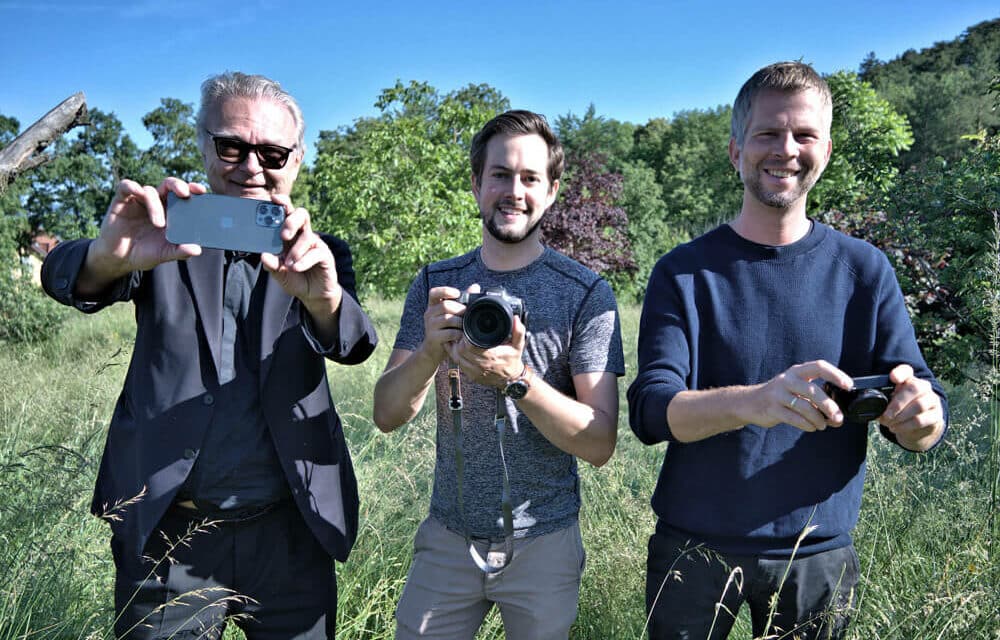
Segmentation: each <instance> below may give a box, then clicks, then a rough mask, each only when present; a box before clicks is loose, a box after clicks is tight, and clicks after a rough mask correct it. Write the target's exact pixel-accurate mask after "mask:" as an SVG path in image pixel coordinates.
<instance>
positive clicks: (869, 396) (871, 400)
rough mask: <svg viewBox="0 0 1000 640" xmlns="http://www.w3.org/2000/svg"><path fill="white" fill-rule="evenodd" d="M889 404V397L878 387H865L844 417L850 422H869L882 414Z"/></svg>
mask: <svg viewBox="0 0 1000 640" xmlns="http://www.w3.org/2000/svg"><path fill="white" fill-rule="evenodd" d="M887 406H889V399H888V398H886V397H885V394H883V393H882V392H881V391H879V390H878V389H865V390H864V391H860V392H858V396H857V397H856V398H855V399H854V401H853V402H851V405H850V406H849V407H847V411H845V412H844V417H846V418H847V420H849V421H850V422H862V423H868V422H871V421H872V420H875V419H876V418H878V417H879V416H880V415H882V412H883V411H885V408H886V407H887Z"/></svg>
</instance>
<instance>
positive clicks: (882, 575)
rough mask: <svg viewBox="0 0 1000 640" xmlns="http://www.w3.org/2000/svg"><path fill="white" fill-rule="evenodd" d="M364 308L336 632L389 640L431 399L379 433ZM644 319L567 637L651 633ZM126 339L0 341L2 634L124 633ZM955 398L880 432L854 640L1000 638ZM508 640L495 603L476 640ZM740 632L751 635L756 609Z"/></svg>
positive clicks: (986, 494)
mask: <svg viewBox="0 0 1000 640" xmlns="http://www.w3.org/2000/svg"><path fill="white" fill-rule="evenodd" d="M368 306H369V311H370V313H371V315H372V317H373V319H374V320H375V322H376V324H377V326H378V328H379V332H380V335H381V337H382V344H380V345H379V347H378V350H377V351H376V353H375V355H373V356H372V358H370V359H369V361H368V362H366V363H364V364H363V365H360V366H356V367H341V366H337V365H331V366H330V380H331V392H332V394H333V396H334V399H335V401H336V403H337V408H338V410H339V411H340V413H341V416H342V417H343V421H344V428H345V431H346V433H347V437H348V440H349V442H350V446H351V452H352V455H353V457H354V464H355V468H356V471H357V474H358V479H359V483H360V491H361V496H362V507H361V509H362V512H361V531H360V533H359V536H358V544H357V547H356V548H355V550H354V552H353V554H352V555H351V558H350V560H349V562H348V563H347V564H346V565H340V566H338V576H339V587H340V599H339V601H340V608H339V615H338V618H339V620H338V636H339V637H341V638H350V639H355V638H370V639H388V638H392V635H393V627H394V624H393V618H392V613H393V608H394V606H395V603H396V600H397V598H398V597H399V594H400V591H401V590H402V586H403V582H404V580H405V578H406V571H407V567H408V565H409V561H410V553H411V543H412V537H413V534H414V533H415V531H416V528H417V525H418V523H419V522H420V521H421V519H423V517H424V516H425V514H426V512H427V505H428V500H429V496H430V488H431V479H432V472H433V464H434V459H433V454H434V416H433V408H432V407H430V404H431V403H428V408H425V410H424V411H423V412H422V413H421V414H420V415H419V416H418V417H417V419H416V420H414V421H413V423H411V424H410V425H408V426H407V427H405V428H403V429H400V430H399V431H397V432H396V433H394V434H392V435H390V436H386V435H382V434H380V433H379V432H378V430H377V429H376V428H375V426H374V424H373V423H372V420H371V396H372V387H373V386H374V384H375V380H376V379H377V378H378V375H379V374H380V373H381V370H382V367H383V366H384V364H385V361H386V359H387V358H388V354H389V351H390V349H391V346H392V341H393V338H394V336H395V333H396V329H397V323H398V317H399V309H400V308H399V303H397V302H387V301H379V300H374V301H371V302H370V303H369V305H368ZM637 324H638V308H637V307H628V308H625V309H623V318H622V325H623V332H624V336H625V348H626V362H627V366H628V371H629V374H628V375H627V376H626V378H625V379H624V380H622V381H621V387H620V388H621V396H622V412H621V419H620V424H619V442H618V448H617V451H616V453H615V456H614V458H612V460H611V462H609V463H608V464H607V465H606V466H604V467H602V468H600V469H594V468H592V467H590V466H589V465H586V464H581V466H580V475H581V482H582V487H583V512H582V514H581V526H582V529H583V536H584V543H585V545H586V547H587V570H586V573H585V574H584V580H583V587H582V591H581V595H580V614H579V617H578V619H577V623H576V625H575V627H574V631H573V634H572V637H573V638H584V639H594V640H596V639H601V640H605V639H608V638H613V639H617V638H634V639H639V638H641V637H643V636H642V633H643V631H642V630H643V624H644V611H643V593H644V591H643V589H644V587H643V584H644V579H645V557H646V540H647V538H648V535H649V534H650V533H651V531H652V528H653V524H654V521H653V516H652V512H651V510H650V508H649V496H650V495H651V493H652V490H653V486H654V483H655V480H656V474H657V472H658V470H659V465H660V460H661V458H662V454H663V448H662V447H663V445H660V446H658V447H645V446H643V445H641V444H640V443H639V442H638V440H636V439H635V438H634V437H633V436H632V434H631V432H630V431H629V429H628V426H627V420H626V411H625V403H624V393H625V389H626V387H627V384H628V382H630V381H631V377H632V376H633V375H634V373H635V335H636V331H637ZM131 336H132V317H131V308H130V307H128V306H126V305H120V306H119V307H117V308H113V309H111V310H109V311H106V312H103V313H101V314H98V315H97V316H93V317H85V316H82V315H77V316H75V317H74V318H73V319H72V320H71V321H70V322H69V323H68V324H67V325H66V327H65V328H64V329H62V330H61V331H60V333H59V334H58V335H57V336H54V337H53V339H52V340H51V341H49V342H47V343H44V344H40V345H34V346H26V347H22V346H18V347H17V348H13V347H5V348H4V349H3V350H2V352H0V380H2V382H0V640H14V639H15V638H18V639H21V638H23V639H28V638H32V639H33V638H88V639H90V638H110V637H112V635H113V634H112V633H111V631H110V628H111V620H112V617H113V613H112V577H113V567H112V564H111V554H110V550H109V549H108V545H107V539H108V530H107V527H106V526H105V525H104V524H103V523H102V522H101V521H100V520H98V519H96V518H93V517H91V516H90V515H89V513H88V506H89V500H90V493H91V490H92V487H93V482H94V478H95V475H96V473H97V465H98V463H99V460H100V453H101V449H102V447H103V444H104V435H105V429H106V426H105V425H106V423H107V421H108V419H109V417H110V415H111V410H112V407H113V404H114V401H115V399H116V397H117V394H118V391H119V389H120V386H121V381H122V377H123V375H124V372H125V367H126V366H127V364H128V358H129V356H130V351H131V342H130V340H131ZM951 399H952V404H953V423H952V429H951V433H950V436H949V438H948V440H947V441H946V442H945V443H944V444H942V445H941V446H940V447H938V448H937V449H936V450H935V451H933V452H931V453H930V454H928V455H923V456H914V455H908V454H905V453H903V452H901V451H899V450H898V449H897V448H895V447H893V446H891V445H889V444H887V443H885V442H883V441H882V440H881V439H880V438H879V436H877V435H874V434H873V437H872V441H871V447H870V457H869V477H868V481H867V485H866V493H865V501H864V506H863V510H862V514H861V521H860V523H859V525H858V527H857V531H856V541H857V546H858V550H859V553H860V555H861V562H862V573H863V578H862V582H861V585H860V587H859V591H858V603H859V611H858V613H857V616H856V620H855V623H854V625H853V626H852V630H851V634H850V637H852V638H856V639H858V640H861V639H870V638H885V639H890V638H891V639H897V640H914V639H924V638H928V639H930V638H935V639H936V638H941V639H949V638H954V639H956V640H958V639H962V640H966V639H970V638H976V639H979V638H986V639H1000V622H998V619H1000V590H998V587H997V585H998V584H1000V563H998V562H997V560H996V558H995V557H991V556H990V549H991V547H993V548H996V547H995V546H994V545H995V544H996V540H994V539H993V536H994V535H995V533H994V531H995V529H994V528H993V523H994V522H995V521H996V513H995V506H994V505H993V503H991V488H992V479H991V476H990V471H989V470H990V468H991V463H992V464H995V462H996V461H995V460H992V457H993V456H995V455H996V454H995V451H996V442H995V440H996V438H997V435H996V433H995V431H993V430H994V429H995V426H992V425H991V415H990V413H989V411H988V410H987V405H986V404H985V403H984V402H980V401H977V400H976V399H975V398H974V397H973V396H972V394H971V393H970V392H967V391H965V390H963V389H957V390H952V391H951ZM428 409H430V410H428ZM992 419H993V420H996V416H992ZM991 447H992V451H993V452H994V453H991ZM227 637H228V638H230V639H232V638H239V637H242V636H241V634H239V633H238V632H234V631H231V632H229V633H227ZM502 637H503V632H502V628H501V626H500V624H499V619H498V617H497V616H495V615H493V616H491V617H490V618H489V620H488V622H487V624H486V626H485V627H484V629H483V630H482V632H481V633H480V634H479V638H482V639H486V638H489V639H494V638H502ZM733 637H734V638H735V637H742V638H749V637H750V632H749V625H748V621H747V620H746V616H745V613H744V614H742V615H741V616H740V619H739V621H738V622H737V633H734V635H733Z"/></svg>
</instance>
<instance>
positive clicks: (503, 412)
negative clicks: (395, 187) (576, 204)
mask: <svg viewBox="0 0 1000 640" xmlns="http://www.w3.org/2000/svg"><path fill="white" fill-rule="evenodd" d="M471 161H472V191H473V195H474V196H475V198H476V201H477V203H478V205H479V210H480V214H481V216H482V219H483V244H482V246H481V247H479V248H477V249H475V250H474V251H472V252H470V253H467V254H465V255H463V256H459V257H456V258H452V259H450V260H445V261H442V262H437V263H434V264H431V265H428V266H427V267H425V268H424V269H422V270H421V271H420V273H419V275H418V276H417V278H416V279H415V280H414V282H413V284H412V286H411V287H410V291H409V294H408V295H407V298H406V304H405V307H404V309H403V316H402V319H401V321H400V329H399V334H398V335H397V337H396V342H395V346H394V349H393V352H392V355H391V356H390V358H389V362H388V364H387V365H386V369H385V372H384V373H383V374H382V377H381V378H380V379H379V381H378V384H377V385H376V387H375V409H374V413H375V422H376V424H377V425H378V426H379V428H380V429H382V430H383V431H386V432H389V431H392V430H394V429H396V428H397V427H399V426H400V425H402V424H404V423H406V422H407V421H409V420H410V419H412V418H413V417H414V416H415V415H416V414H417V412H418V411H419V410H420V408H421V406H422V405H423V402H424V399H425V398H426V396H427V393H428V391H429V390H430V387H431V383H432V382H434V383H435V389H436V397H437V418H438V420H437V423H438V425H437V438H436V442H437V460H436V465H435V472H434V491H433V495H432V497H431V507H430V517H428V518H427V520H425V521H424V523H423V524H421V526H420V529H419V530H418V532H417V536H416V540H415V542H414V557H413V564H412V566H411V568H410V574H409V576H408V578H407V582H406V587H405V588H404V590H403V594H402V597H401V598H400V602H399V606H398V607H397V610H396V619H397V627H396V637H397V638H403V639H405V638H415V637H420V638H428V637H431V638H449V639H450V638H472V637H473V636H474V635H475V632H476V630H477V629H478V628H479V626H480V625H481V623H482V621H483V618H484V617H485V615H486V613H487V612H488V611H489V609H490V608H491V607H492V606H493V605H494V604H496V605H497V606H498V607H499V609H500V613H501V616H502V617H503V621H504V626H505V629H506V633H507V636H508V637H516V638H525V639H529V640H530V639H532V638H538V639H542V638H546V639H547V638H566V637H568V634H569V628H570V626H571V625H572V623H573V620H574V619H575V618H576V610H577V600H578V597H579V586H580V576H581V574H582V571H583V560H584V552H583V546H582V542H581V540H580V532H579V524H578V521H577V518H578V513H579V509H580V490H579V481H578V477H577V467H576V458H577V457H580V458H583V459H584V460H586V461H588V462H590V463H591V464H594V465H596V466H600V465H602V464H604V463H605V462H607V460H608V459H609V458H610V456H611V454H612V452H613V451H614V447H615V438H616V433H617V422H618V387H617V377H618V376H621V375H623V374H624V370H625V368H624V358H623V355H622V347H621V330H620V327H619V322H618V311H617V306H616V304H615V299H614V296H613V294H612V292H611V288H610V287H609V286H608V284H607V282H605V281H604V280H603V279H601V278H600V277H599V276H597V275H596V274H595V273H593V272H592V271H590V270H589V269H587V268H586V267H584V266H582V265H580V264H579V263H577V262H575V261H574V260H571V259H569V258H567V257H566V256H563V255H561V254H559V253H557V252H556V251H554V250H552V249H549V248H546V247H545V246H543V245H542V244H541V242H540V240H539V235H540V232H539V223H540V222H541V219H542V217H543V216H544V215H545V212H546V211H547V210H548V208H549V207H550V206H551V205H552V203H553V202H554V201H555V197H556V193H557V192H558V189H559V178H560V176H561V174H562V168H563V154H562V147H561V145H560V144H559V141H558V140H557V139H556V137H555V136H554V135H553V133H552V131H551V129H550V128H549V127H548V124H547V123H546V122H545V120H544V118H542V117H541V116H539V115H537V114H534V113H531V112H528V111H508V112H507V113H504V114H502V115H500V116H497V117H496V118H494V119H493V120H491V121H490V122H489V123H487V124H486V126H484V127H483V129H482V130H481V131H480V132H479V133H478V134H476V137H475V138H474V139H473V143H472V151H471ZM500 288H502V289H503V290H504V291H505V292H506V295H507V296H509V297H510V298H512V299H515V298H516V299H519V300H521V301H522V302H523V307H524V310H525V311H526V321H525V320H523V319H522V317H521V314H520V313H519V312H518V311H517V309H516V306H517V305H516V303H514V302H512V303H511V305H512V307H513V308H512V309H511V314H510V316H509V317H510V319H511V322H510V330H509V337H507V335H506V334H507V333H508V332H507V331H506V330H505V328H504V329H503V330H502V331H501V334H504V335H501V338H504V337H506V339H505V340H502V343H501V344H498V345H496V346H487V347H480V346H476V345H475V344H473V341H475V342H480V343H483V340H482V339H481V338H483V337H484V336H481V335H480V336H478V338H480V339H478V340H477V339H476V338H477V336H476V335H473V336H472V338H473V341H470V337H469V336H466V335H465V334H464V333H463V315H464V314H465V313H466V312H467V306H466V304H463V303H462V302H460V299H463V300H464V298H463V297H462V296H463V294H467V293H469V292H471V293H479V292H495V291H497V290H499V289H500ZM487 306H490V305H487ZM500 306H502V305H494V306H491V308H490V310H487V311H486V312H481V311H480V310H479V309H478V308H477V309H476V311H475V313H485V314H486V315H487V316H492V315H493V314H492V310H493V309H497V308H498V307H500ZM500 315H501V317H503V316H504V314H502V313H501V314H500ZM487 324H489V323H487ZM501 324H502V323H501ZM480 328H482V327H480ZM492 328H493V327H486V329H492ZM486 329H483V330H484V331H485V330H486ZM495 342H500V341H499V340H498V341H495ZM495 342H491V341H486V342H485V343H486V344H495ZM456 372H457V375H458V379H459V380H460V389H461V397H462V410H461V412H460V413H461V418H460V420H456V417H457V416H456V412H453V410H452V406H453V399H454V397H455V395H456V394H455V389H454V384H453V382H454V377H453V376H455V375H456Z"/></svg>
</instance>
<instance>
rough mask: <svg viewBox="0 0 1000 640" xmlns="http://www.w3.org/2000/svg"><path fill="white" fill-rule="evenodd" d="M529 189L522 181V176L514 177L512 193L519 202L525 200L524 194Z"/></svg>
mask: <svg viewBox="0 0 1000 640" xmlns="http://www.w3.org/2000/svg"><path fill="white" fill-rule="evenodd" d="M526 190H527V187H525V186H524V182H523V181H522V180H521V176H514V178H513V179H512V180H511V193H512V194H513V195H514V197H515V198H517V199H518V200H522V199H524V192H525V191H526Z"/></svg>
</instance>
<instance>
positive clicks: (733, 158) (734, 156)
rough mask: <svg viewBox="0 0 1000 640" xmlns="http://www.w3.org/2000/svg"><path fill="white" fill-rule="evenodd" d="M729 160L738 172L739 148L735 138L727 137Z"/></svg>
mask: <svg viewBox="0 0 1000 640" xmlns="http://www.w3.org/2000/svg"><path fill="white" fill-rule="evenodd" d="M729 162H730V164H732V165H733V168H734V169H736V173H739V172H740V148H739V146H738V145H737V144H736V138H732V137H730V138H729Z"/></svg>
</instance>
